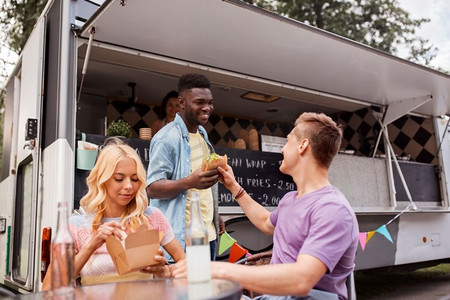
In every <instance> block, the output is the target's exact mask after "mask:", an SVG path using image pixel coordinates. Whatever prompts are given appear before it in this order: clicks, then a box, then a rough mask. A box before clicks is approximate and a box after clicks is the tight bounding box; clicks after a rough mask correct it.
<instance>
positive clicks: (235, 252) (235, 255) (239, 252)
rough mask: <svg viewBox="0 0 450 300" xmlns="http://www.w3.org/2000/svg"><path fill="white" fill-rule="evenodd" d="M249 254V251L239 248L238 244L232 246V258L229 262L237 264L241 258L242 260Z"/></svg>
mask: <svg viewBox="0 0 450 300" xmlns="http://www.w3.org/2000/svg"><path fill="white" fill-rule="evenodd" d="M247 252H248V250H247V249H245V248H243V247H241V246H239V245H238V244H237V243H236V242H235V243H234V244H233V246H231V250H230V258H229V259H228V261H229V262H230V263H235V262H237V261H238V259H239V258H241V257H242V256H244V255H245V254H246V253H247Z"/></svg>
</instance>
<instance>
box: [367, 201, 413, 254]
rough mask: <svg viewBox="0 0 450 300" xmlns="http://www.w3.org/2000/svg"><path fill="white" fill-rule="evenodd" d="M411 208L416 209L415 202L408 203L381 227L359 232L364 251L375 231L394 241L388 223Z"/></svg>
mask: <svg viewBox="0 0 450 300" xmlns="http://www.w3.org/2000/svg"><path fill="white" fill-rule="evenodd" d="M411 209H416V206H415V205H414V204H413V203H411V204H410V205H408V207H406V208H405V209H404V210H402V211H401V212H399V213H398V214H397V215H395V217H393V218H392V219H391V220H389V222H387V223H386V224H384V225H381V226H380V227H378V228H377V230H372V231H367V232H360V233H359V244H360V245H361V249H362V251H363V252H364V250H365V249H366V245H367V243H368V242H369V240H370V239H371V238H372V237H373V235H374V234H375V232H378V233H379V234H381V235H382V236H384V237H385V238H386V239H387V240H388V241H389V242H391V243H394V241H393V240H392V237H391V234H390V233H389V230H388V229H387V225H389V224H391V223H392V222H393V221H394V220H395V219H397V218H398V217H399V216H400V215H401V214H403V213H404V212H406V211H408V210H411Z"/></svg>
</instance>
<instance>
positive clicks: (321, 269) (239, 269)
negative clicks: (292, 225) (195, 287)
mask: <svg viewBox="0 0 450 300" xmlns="http://www.w3.org/2000/svg"><path fill="white" fill-rule="evenodd" d="M326 271H327V267H326V265H325V264H324V263H323V262H322V261H321V260H319V259H317V258H315V257H314V256H311V255H308V254H300V255H299V256H298V258H297V261H296V262H295V263H289V264H275V265H265V266H245V265H236V264H230V263H225V262H212V263H211V274H212V277H213V278H225V279H230V280H234V281H237V282H239V283H240V284H241V285H242V286H243V287H244V288H245V289H248V290H251V291H255V292H258V293H262V294H270V295H293V296H306V295H308V294H309V293H310V291H311V289H312V288H313V287H314V286H315V285H316V283H317V282H318V281H319V280H320V279H321V278H322V277H323V275H325V272H326Z"/></svg>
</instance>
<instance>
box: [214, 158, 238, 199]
mask: <svg viewBox="0 0 450 300" xmlns="http://www.w3.org/2000/svg"><path fill="white" fill-rule="evenodd" d="M217 170H218V171H219V173H220V175H221V178H222V179H221V180H222V181H221V182H222V183H223V185H224V186H225V187H226V188H227V190H229V191H230V192H231V193H232V194H233V195H236V193H237V192H238V191H239V188H240V185H239V183H237V181H236V179H235V178H234V173H233V169H232V168H231V167H230V166H229V165H226V167H225V169H224V168H222V167H217Z"/></svg>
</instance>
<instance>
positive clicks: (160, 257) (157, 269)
mask: <svg viewBox="0 0 450 300" xmlns="http://www.w3.org/2000/svg"><path fill="white" fill-rule="evenodd" d="M153 258H154V260H155V261H156V262H157V264H155V265H151V266H147V267H145V268H144V269H142V270H141V272H143V273H150V274H153V275H154V276H155V278H170V277H172V270H171V268H170V266H169V265H166V263H167V260H166V259H165V258H164V253H163V251H162V250H161V249H158V254H156V255H155V256H154V257H153Z"/></svg>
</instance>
